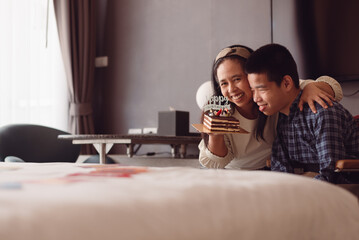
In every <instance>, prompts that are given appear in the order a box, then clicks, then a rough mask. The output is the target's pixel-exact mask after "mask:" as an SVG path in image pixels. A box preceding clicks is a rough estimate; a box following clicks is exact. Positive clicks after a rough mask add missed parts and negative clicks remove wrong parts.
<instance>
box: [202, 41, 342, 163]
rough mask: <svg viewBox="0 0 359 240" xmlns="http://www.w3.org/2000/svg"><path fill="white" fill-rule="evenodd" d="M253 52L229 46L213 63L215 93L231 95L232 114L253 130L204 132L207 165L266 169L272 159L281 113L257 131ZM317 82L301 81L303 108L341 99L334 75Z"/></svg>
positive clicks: (203, 154)
mask: <svg viewBox="0 0 359 240" xmlns="http://www.w3.org/2000/svg"><path fill="white" fill-rule="evenodd" d="M252 52H253V50H252V49H250V48H248V47H245V46H241V45H233V46H229V47H227V48H225V49H223V50H222V51H221V52H220V53H219V54H218V55H217V57H216V59H215V61H214V63H213V68H212V84H213V87H214V91H215V95H217V96H224V97H228V100H229V102H230V103H231V107H232V109H234V113H233V115H232V116H233V117H235V118H237V119H238V120H239V121H240V125H241V127H242V128H244V129H245V130H247V131H248V132H250V133H249V134H208V135H203V140H202V141H201V143H200V144H199V146H198V147H199V150H200V155H199V161H200V163H201V164H202V165H203V166H205V167H207V168H225V167H230V168H241V169H263V168H265V166H266V160H268V159H270V155H271V147H272V143H273V140H274V137H275V129H276V124H277V116H278V115H274V116H270V117H268V118H267V120H266V124H265V125H264V129H260V130H259V131H257V130H256V129H257V124H258V113H259V111H258V107H257V105H256V104H255V103H254V102H253V99H252V91H251V89H250V87H249V83H248V80H247V75H246V73H245V72H244V65H245V62H246V60H247V58H248V57H249V56H250V54H251V53H252ZM313 82H314V81H313V80H306V81H301V88H302V89H303V96H302V99H301V105H300V108H302V104H303V102H307V103H308V104H309V105H310V106H311V109H312V111H313V112H315V107H314V104H313V101H316V102H318V103H319V104H321V105H322V106H323V107H327V106H326V103H325V102H327V103H328V104H329V105H331V104H332V102H331V101H332V100H334V96H335V100H337V101H339V100H341V98H342V90H341V87H340V85H339V83H338V82H337V81H335V80H334V79H333V78H330V77H327V76H323V77H320V78H318V79H317V80H316V82H314V83H313ZM306 85H308V86H306ZM258 126H260V124H258Z"/></svg>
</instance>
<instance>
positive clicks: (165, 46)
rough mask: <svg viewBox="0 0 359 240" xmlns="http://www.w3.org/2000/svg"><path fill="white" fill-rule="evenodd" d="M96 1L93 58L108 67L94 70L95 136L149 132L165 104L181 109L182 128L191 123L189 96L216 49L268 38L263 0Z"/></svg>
mask: <svg viewBox="0 0 359 240" xmlns="http://www.w3.org/2000/svg"><path fill="white" fill-rule="evenodd" d="M97 4H98V7H97V13H98V20H97V24H98V26H97V29H98V32H97V42H98V43H97V55H98V56H102V55H107V56H108V57H109V66H108V67H107V68H100V69H97V70H96V93H95V96H96V98H97V99H96V102H95V125H96V132H97V133H121V134H122V133H123V134H125V133H127V131H128V129H129V128H144V127H157V122H158V112H159V111H166V110H169V107H172V108H175V109H177V110H181V111H189V112H190V123H198V122H199V118H200V109H199V108H198V107H197V105H196V100H195V95H196V91H197V88H198V87H199V86H200V85H201V84H202V83H203V82H205V81H208V80H210V71H211V64H212V61H213V59H214V57H215V55H216V54H217V53H218V51H219V50H220V49H221V48H223V47H226V46H228V45H231V44H238V43H239V44H244V45H248V46H249V47H252V48H254V49H256V48H258V47H259V46H261V45H263V44H266V43H269V42H270V41H271V29H270V23H271V21H270V0H266V1H263V0H181V1H173V0H121V1H118V0H107V1H106V0H101V1H98V3H97ZM190 131H192V132H194V131H195V130H194V129H192V128H191V129H190ZM152 149H153V147H151V150H152ZM122 150H123V149H120V148H117V149H115V150H113V151H115V152H116V151H122ZM141 151H143V152H146V151H147V149H146V148H145V149H141Z"/></svg>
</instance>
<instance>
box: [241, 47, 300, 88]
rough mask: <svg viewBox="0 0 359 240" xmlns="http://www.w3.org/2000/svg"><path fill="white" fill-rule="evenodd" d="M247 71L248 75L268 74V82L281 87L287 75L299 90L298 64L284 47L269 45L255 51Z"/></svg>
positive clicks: (247, 65)
mask: <svg viewBox="0 0 359 240" xmlns="http://www.w3.org/2000/svg"><path fill="white" fill-rule="evenodd" d="M245 70H246V73H247V74H251V73H256V74H266V75H267V77H268V81H270V82H276V83H277V85H278V86H280V84H281V82H282V79H283V77H284V76H285V75H289V76H290V77H291V78H292V79H293V81H294V84H295V86H296V87H297V88H299V77H298V70H297V64H296V63H295V61H294V58H293V56H292V54H291V53H290V52H289V51H288V49H287V48H285V47H284V46H282V45H279V44H274V43H273V44H268V45H265V46H263V47H260V48H259V49H257V50H256V51H254V52H253V53H252V54H251V56H250V57H249V58H248V60H247V63H246V66H245Z"/></svg>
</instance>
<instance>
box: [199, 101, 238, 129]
mask: <svg viewBox="0 0 359 240" xmlns="http://www.w3.org/2000/svg"><path fill="white" fill-rule="evenodd" d="M203 110H204V118H203V125H204V127H205V128H207V129H208V130H210V131H211V132H241V128H240V126H239V121H238V119H236V118H234V117H233V116H231V115H232V112H233V111H231V106H230V104H229V103H228V98H226V97H223V96H212V97H211V99H210V100H209V101H208V104H207V105H205V106H204V109H203Z"/></svg>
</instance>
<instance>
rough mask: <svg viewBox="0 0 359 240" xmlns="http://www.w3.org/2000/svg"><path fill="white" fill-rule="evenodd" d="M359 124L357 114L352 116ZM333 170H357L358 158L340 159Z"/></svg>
mask: <svg viewBox="0 0 359 240" xmlns="http://www.w3.org/2000/svg"><path fill="white" fill-rule="evenodd" d="M354 119H355V120H356V121H357V123H358V126H359V115H356V116H354ZM335 172H359V159H342V160H339V161H337V162H336V164H335Z"/></svg>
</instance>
